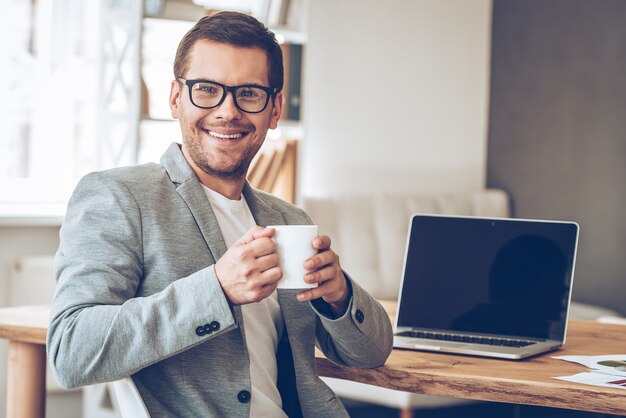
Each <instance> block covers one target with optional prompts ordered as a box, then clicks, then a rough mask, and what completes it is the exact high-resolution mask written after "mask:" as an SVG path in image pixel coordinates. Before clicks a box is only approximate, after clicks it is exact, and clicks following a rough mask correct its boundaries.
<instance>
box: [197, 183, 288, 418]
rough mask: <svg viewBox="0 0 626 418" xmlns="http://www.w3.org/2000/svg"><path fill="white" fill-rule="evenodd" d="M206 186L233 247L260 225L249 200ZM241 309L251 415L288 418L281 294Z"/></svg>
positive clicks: (227, 239) (222, 228) (221, 226)
mask: <svg viewBox="0 0 626 418" xmlns="http://www.w3.org/2000/svg"><path fill="white" fill-rule="evenodd" d="M202 188H203V189H204V193H205V194H206V196H207V198H208V199H209V202H210V203H211V207H212V208H213V212H215V216H216V217H217V222H218V223H219V225H220V229H221V230H222V235H223V236H224V242H225V243H226V247H227V248H230V247H231V246H232V245H233V244H234V243H235V242H236V241H237V240H238V239H239V238H241V237H242V236H243V235H244V234H245V233H246V232H247V231H248V230H249V229H250V228H252V227H253V226H254V225H256V222H255V221H254V217H253V216H252V213H251V212H250V208H249V207H248V204H247V203H246V199H245V198H244V196H243V195H241V199H239V200H230V199H228V198H227V197H225V196H222V195H221V194H219V193H217V192H215V191H213V190H211V189H209V188H208V187H206V186H204V185H202ZM241 311H242V313H243V321H244V326H245V333H246V345H247V347H248V353H249V355H250V380H251V383H252V397H251V399H250V417H251V418H261V417H279V418H283V417H284V418H287V415H285V413H284V412H283V410H282V400H281V398H280V393H279V392H278V388H277V387H276V381H277V378H278V368H277V365H276V349H277V347H278V342H279V341H280V337H281V336H282V334H283V327H284V322H283V316H282V313H281V311H280V305H279V304H278V295H277V294H276V291H274V293H272V294H271V295H270V296H269V297H267V298H265V299H263V300H262V301H260V302H257V303H248V304H246V305H241Z"/></svg>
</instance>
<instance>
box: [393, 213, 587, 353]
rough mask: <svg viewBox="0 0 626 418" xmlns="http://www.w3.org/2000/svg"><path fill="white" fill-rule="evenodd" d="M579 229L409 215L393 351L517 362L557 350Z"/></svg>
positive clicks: (535, 222)
mask: <svg viewBox="0 0 626 418" xmlns="http://www.w3.org/2000/svg"><path fill="white" fill-rule="evenodd" d="M578 229H579V228H578V224H576V223H574V222H560V221H545V220H532V219H509V218H481V217H462V216H442V215H423V214H416V215H413V216H412V217H411V221H410V224H409V231H408V237H407V245H406V252H405V257H404V268H403V273H402V284H401V286H400V289H401V291H400V294H399V297H398V308H397V315H396V324H395V331H394V347H396V348H405V349H412V350H428V351H439V352H446V353H457V354H470V355H478V356H486V357H497V358H504V359H522V358H526V357H529V356H533V355H536V354H539V353H544V352H546V351H551V350H556V349H558V348H560V347H561V346H562V345H563V344H564V343H565V334H566V329H567V315H568V310H569V305H570V300H571V291H572V279H573V277H574V265H575V262H576V248H577V244H578Z"/></svg>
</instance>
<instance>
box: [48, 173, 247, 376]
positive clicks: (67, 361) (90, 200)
mask: <svg viewBox="0 0 626 418" xmlns="http://www.w3.org/2000/svg"><path fill="white" fill-rule="evenodd" d="M60 239H61V240H60V241H61V242H60V246H59V249H58V251H57V254H56V258H55V275H56V279H57V290H56V293H55V296H54V300H53V302H52V306H51V313H50V325H49V330H48V339H47V355H48V359H49V362H50V365H51V366H52V369H53V371H54V373H55V375H56V376H57V378H58V381H59V383H60V385H61V386H63V387H66V388H72V387H77V386H83V385H89V384H94V383H100V382H106V381H113V380H117V379H119V378H121V377H124V376H129V375H131V374H133V373H134V372H136V371H138V370H140V369H142V368H144V367H146V366H149V365H151V364H153V363H156V362H159V361H161V360H164V359H166V358H168V357H170V356H173V355H175V354H177V353H179V352H181V351H184V350H187V349H189V348H191V347H193V346H195V345H198V344H201V343H204V342H206V341H207V340H209V339H212V338H215V337H216V336H219V335H221V334H222V333H225V332H229V331H230V330H233V329H234V328H236V327H237V325H236V323H235V319H234V317H233V314H232V312H231V309H230V306H229V304H228V302H227V300H226V297H225V295H224V293H223V291H222V289H221V286H220V285H219V282H218V280H217V276H216V274H215V269H214V266H213V265H211V266H207V267H206V268H204V269H201V270H199V271H197V272H195V273H193V274H191V275H189V276H187V277H176V278H172V283H171V284H170V285H169V286H167V287H166V288H164V289H163V290H162V291H160V292H158V293H155V294H153V295H151V296H148V297H136V292H137V289H138V287H139V285H140V283H141V280H142V277H143V256H144V255H143V248H142V219H141V212H140V209H139V206H138V205H137V202H136V201H135V199H134V198H133V195H132V193H131V192H130V191H129V189H128V188H127V187H126V186H125V185H124V184H122V183H121V182H120V181H118V180H116V179H114V178H113V177H111V176H110V175H108V174H106V173H92V174H90V175H87V176H86V177H84V178H83V179H82V180H81V181H80V182H79V184H78V186H77V187H76V190H75V192H74V194H73V196H72V198H71V199H70V202H69V205H68V210H67V214H66V218H65V222H64V224H63V227H62V228H61V233H60ZM205 324H209V325H210V324H213V326H212V327H211V326H209V327H206V326H205V327H203V326H204V325H205ZM215 324H218V327H219V329H215V328H216V326H215ZM197 327H200V328H202V329H198V328H197ZM205 328H206V329H205ZM194 330H195V331H194ZM196 331H197V332H196Z"/></svg>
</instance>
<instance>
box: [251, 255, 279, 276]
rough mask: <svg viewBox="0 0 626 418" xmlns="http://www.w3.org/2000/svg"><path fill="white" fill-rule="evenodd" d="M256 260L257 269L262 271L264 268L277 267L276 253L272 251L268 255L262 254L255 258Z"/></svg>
mask: <svg viewBox="0 0 626 418" xmlns="http://www.w3.org/2000/svg"><path fill="white" fill-rule="evenodd" d="M256 262H257V268H258V271H259V272H261V273H262V272H264V271H266V270H269V269H272V268H274V267H278V254H276V253H272V254H269V255H264V256H262V257H259V258H257V260H256Z"/></svg>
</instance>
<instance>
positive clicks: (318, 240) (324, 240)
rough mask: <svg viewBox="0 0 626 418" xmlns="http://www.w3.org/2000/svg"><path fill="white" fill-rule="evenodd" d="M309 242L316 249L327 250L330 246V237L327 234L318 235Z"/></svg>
mask: <svg viewBox="0 0 626 418" xmlns="http://www.w3.org/2000/svg"><path fill="white" fill-rule="evenodd" d="M311 244H312V245H313V248H315V249H316V250H327V249H329V248H330V237H329V236H328V235H318V236H317V237H315V238H314V239H313V242H312V243H311Z"/></svg>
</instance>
